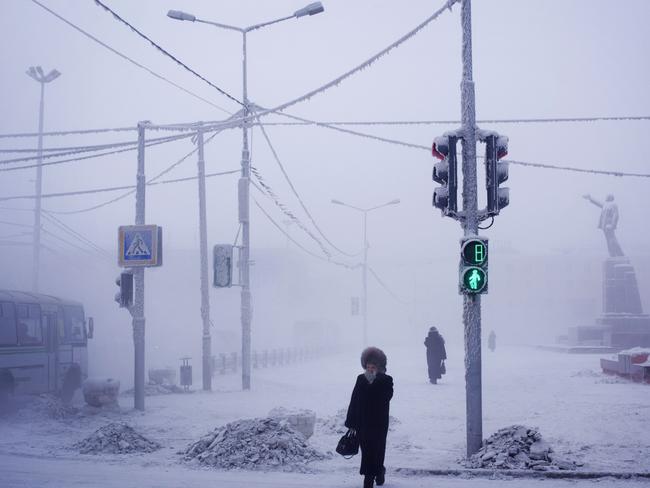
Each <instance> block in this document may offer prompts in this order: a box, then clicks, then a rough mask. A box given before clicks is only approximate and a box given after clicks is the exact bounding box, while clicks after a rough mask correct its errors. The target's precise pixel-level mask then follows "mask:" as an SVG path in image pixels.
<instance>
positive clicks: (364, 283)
mask: <svg viewBox="0 0 650 488" xmlns="http://www.w3.org/2000/svg"><path fill="white" fill-rule="evenodd" d="M331 202H332V203H333V204H334V205H341V206H343V207H348V208H351V209H352V210H356V211H357V212H361V213H363V265H362V267H361V272H362V274H361V287H362V291H363V294H362V296H361V313H362V315H363V318H362V320H363V331H362V334H363V335H362V338H363V347H366V346H368V248H369V247H370V245H369V244H368V212H372V211H373V210H378V209H380V208H384V207H387V206H389V205H397V204H398V203H400V200H399V198H396V199H394V200H391V201H390V202H386V203H383V204H381V205H377V206H375V207H370V208H360V207H355V206H354V205H349V204H347V203H345V202H342V201H341V200H335V199H333V200H332V201H331Z"/></svg>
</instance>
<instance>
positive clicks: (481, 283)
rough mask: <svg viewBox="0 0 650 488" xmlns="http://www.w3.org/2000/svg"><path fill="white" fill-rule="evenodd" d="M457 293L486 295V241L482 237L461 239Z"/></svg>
mask: <svg viewBox="0 0 650 488" xmlns="http://www.w3.org/2000/svg"><path fill="white" fill-rule="evenodd" d="M460 258H461V259H460V267H459V270H460V273H459V274H460V276H459V292H460V293H462V294H476V293H487V285H488V275H487V264H488V240H487V239H486V238H484V237H466V238H463V239H461V250H460Z"/></svg>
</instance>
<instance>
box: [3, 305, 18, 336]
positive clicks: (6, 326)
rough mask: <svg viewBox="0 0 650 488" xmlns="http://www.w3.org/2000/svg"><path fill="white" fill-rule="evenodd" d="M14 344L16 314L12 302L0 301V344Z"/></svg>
mask: <svg viewBox="0 0 650 488" xmlns="http://www.w3.org/2000/svg"><path fill="white" fill-rule="evenodd" d="M9 345H12V346H13V345H16V315H15V313H14V304H13V303H9V302H1V303H0V346H9Z"/></svg>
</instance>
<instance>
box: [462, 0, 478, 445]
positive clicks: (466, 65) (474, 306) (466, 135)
mask: <svg viewBox="0 0 650 488" xmlns="http://www.w3.org/2000/svg"><path fill="white" fill-rule="evenodd" d="M461 27H462V29H463V44H462V57H463V78H462V81H461V120H462V127H461V131H462V133H463V139H462V155H463V166H462V171H463V212H464V213H465V219H463V220H461V226H462V228H463V233H464V235H465V237H472V236H477V235H478V224H479V218H478V201H477V177H476V105H475V98H474V81H473V79H472V3H471V0H462V3H461ZM463 325H464V330H465V408H466V422H467V457H470V456H471V455H472V454H474V453H475V452H477V451H478V450H479V449H480V448H481V444H482V442H483V411H482V410H483V407H482V385H481V295H480V294H465V295H463Z"/></svg>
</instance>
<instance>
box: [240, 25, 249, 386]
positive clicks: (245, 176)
mask: <svg viewBox="0 0 650 488" xmlns="http://www.w3.org/2000/svg"><path fill="white" fill-rule="evenodd" d="M242 36H243V43H242V47H243V58H242V71H243V92H244V116H245V117H248V115H249V114H250V110H249V106H248V81H247V76H248V75H247V69H246V31H245V30H244V31H242ZM249 188H250V153H249V150H248V121H247V120H244V123H243V125H242V151H241V179H240V180H239V222H240V224H241V226H242V249H241V254H240V256H241V259H240V263H239V266H240V267H241V280H242V282H241V357H242V368H241V374H242V378H241V382H242V389H244V390H250V387H251V316H252V310H251V288H250V211H249V207H250V206H249V198H248V195H249Z"/></svg>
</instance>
